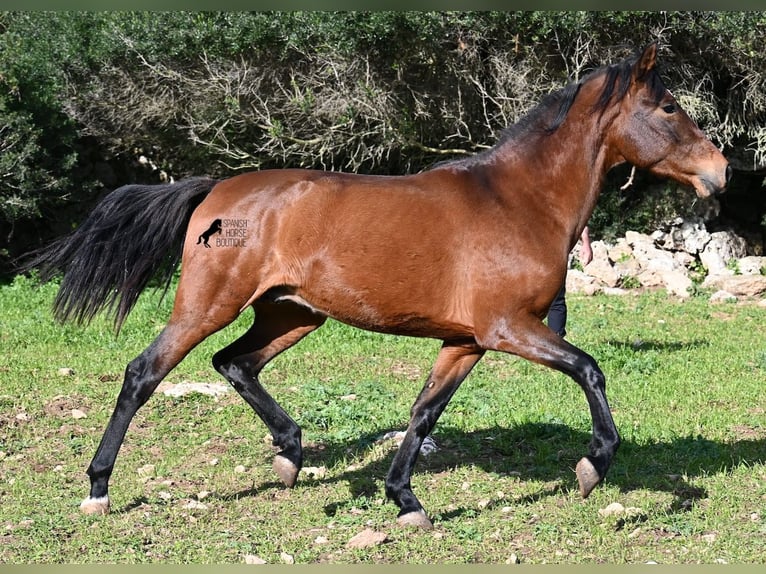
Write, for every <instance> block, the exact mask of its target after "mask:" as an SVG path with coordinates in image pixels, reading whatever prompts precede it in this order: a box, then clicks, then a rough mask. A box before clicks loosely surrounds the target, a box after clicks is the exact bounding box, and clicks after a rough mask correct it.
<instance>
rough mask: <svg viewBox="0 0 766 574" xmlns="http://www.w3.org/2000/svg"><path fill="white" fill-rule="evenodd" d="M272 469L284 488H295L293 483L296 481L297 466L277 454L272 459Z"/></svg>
mask: <svg viewBox="0 0 766 574" xmlns="http://www.w3.org/2000/svg"><path fill="white" fill-rule="evenodd" d="M272 467H273V468H274V472H276V473H277V476H278V477H279V479H280V480H281V481H282V482H284V483H285V486H287V487H288V488H292V487H293V486H295V481H296V480H298V471H299V470H300V469H299V468H298V467H297V466H295V465H294V464H293V463H292V462H290V461H289V460H288V459H286V458H285V457H283V456H282V455H280V454H278V455H277V456H275V457H274V464H273V465H272Z"/></svg>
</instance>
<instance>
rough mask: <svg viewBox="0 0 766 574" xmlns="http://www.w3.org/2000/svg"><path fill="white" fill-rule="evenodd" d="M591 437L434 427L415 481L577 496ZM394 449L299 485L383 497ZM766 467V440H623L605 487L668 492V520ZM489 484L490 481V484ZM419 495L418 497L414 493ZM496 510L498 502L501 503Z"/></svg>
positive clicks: (529, 498) (321, 462)
mask: <svg viewBox="0 0 766 574" xmlns="http://www.w3.org/2000/svg"><path fill="white" fill-rule="evenodd" d="M387 430H389V429H383V430H381V431H380V432H376V433H369V434H365V435H362V436H360V437H359V438H358V439H355V440H353V441H339V442H329V443H328V442H324V443H322V444H321V445H320V446H318V447H306V449H305V453H304V464H305V465H307V466H314V465H316V466H327V467H331V466H333V465H335V464H338V463H341V462H342V461H344V460H345V461H353V460H355V459H362V458H364V457H365V455H366V454H367V453H368V451H369V449H370V448H372V446H373V445H374V443H376V442H377V441H378V440H379V439H380V437H381V436H382V435H384V434H385V432H386V431H387ZM590 438H591V436H590V433H586V432H583V431H579V430H575V429H572V428H570V427H568V426H566V425H563V424H556V423H536V422H533V423H525V424H522V425H518V426H515V427H512V428H501V427H496V426H495V427H490V428H487V429H482V430H477V431H473V432H468V433H466V432H464V431H462V430H460V429H456V428H454V427H450V426H437V434H436V435H435V440H436V442H437V444H438V446H439V450H438V451H436V452H435V453H433V454H430V455H428V456H422V455H421V456H420V457H419V459H418V463H417V465H416V467H415V472H416V473H418V474H438V473H440V472H449V471H451V470H454V469H456V468H459V467H461V466H464V465H474V466H477V467H479V468H481V469H482V470H484V471H485V472H486V473H488V475H495V476H504V475H505V476H517V477H518V478H519V479H520V480H522V481H524V480H532V481H539V482H541V483H543V484H542V486H541V488H540V490H539V491H537V492H534V493H531V494H527V495H524V496H519V497H517V498H515V499H512V500H504V501H503V502H502V504H503V505H513V506H525V505H529V504H532V503H534V502H536V501H538V500H541V499H544V498H546V497H550V496H560V495H561V494H566V493H568V492H570V491H572V490H574V491H577V490H578V485H577V479H576V477H575V474H574V467H575V465H576V464H577V461H578V460H579V459H580V458H581V457H582V455H583V454H585V453H586V452H587V445H588V443H589V441H590ZM395 451H396V449H395V447H394V446H393V445H392V447H391V450H390V452H388V453H387V454H386V456H384V457H382V458H380V459H377V460H374V461H371V462H368V463H362V464H356V465H354V466H353V467H352V468H353V469H352V470H346V471H345V472H343V473H342V474H340V475H337V476H334V477H331V478H326V479H320V480H318V481H317V482H316V483H315V482H314V481H306V480H305V479H304V480H299V482H300V484H301V485H302V487H303V488H311V485H312V484H319V483H323V484H327V483H332V482H346V483H347V484H348V486H349V489H350V491H351V499H350V500H349V504H350V503H351V500H355V499H358V498H360V497H367V498H370V499H371V498H378V497H381V496H382V494H383V493H382V491H381V488H380V483H381V481H383V480H384V479H385V476H386V473H387V472H388V469H389V466H390V465H391V461H392V459H393V457H394V454H395ZM764 462H766V440H763V439H760V440H739V441H736V442H730V443H729V442H717V441H712V440H708V439H705V438H703V437H701V436H697V437H693V436H689V437H680V438H677V439H673V440H671V441H668V442H663V441H657V442H654V443H652V444H638V443H635V442H633V441H630V440H624V441H623V443H622V445H621V446H620V449H619V451H618V452H617V455H616V457H615V460H614V463H613V464H612V467H611V468H610V470H609V473H608V474H607V477H606V480H605V482H606V483H607V484H610V485H615V486H617V487H618V488H619V489H620V491H621V492H630V491H632V490H639V489H646V490H653V491H658V492H669V493H671V494H672V495H673V501H672V502H671V504H670V505H669V507H668V509H667V510H668V512H671V513H682V512H686V511H689V510H691V508H693V506H694V505H695V504H696V502H697V501H699V500H702V499H705V498H707V496H708V493H707V491H706V490H705V489H704V488H702V487H699V486H696V485H694V484H691V483H690V482H689V481H694V479H695V478H698V477H703V476H708V475H714V474H718V473H726V472H729V471H731V470H733V469H734V468H736V467H737V466H739V465H742V464H745V465H752V464H759V463H764ZM491 479H492V478H491V477H488V480H491ZM272 488H284V486H283V485H282V484H281V483H278V482H268V483H264V484H261V485H259V486H258V487H256V488H249V489H246V490H243V491H240V492H237V493H231V494H229V495H222V496H221V498H222V499H237V498H243V497H248V496H259V495H263V493H264V491H267V490H269V489H272ZM415 494H416V495H417V494H418V493H417V491H416V492H415ZM498 504H499V502H498ZM345 505H346V503H344V502H341V503H333V504H329V505H328V506H327V507H326V508H325V509H324V510H325V513H326V514H327V515H328V516H333V515H335V514H336V513H337V512H338V511H339V509H342V508H345ZM469 511H470V512H475V509H467V508H458V509H455V510H451V511H449V512H447V513H445V514H441V515H440V516H439V517H438V519H439V520H440V521H449V520H451V519H455V518H458V517H459V516H461V515H462V514H464V513H466V512H469Z"/></svg>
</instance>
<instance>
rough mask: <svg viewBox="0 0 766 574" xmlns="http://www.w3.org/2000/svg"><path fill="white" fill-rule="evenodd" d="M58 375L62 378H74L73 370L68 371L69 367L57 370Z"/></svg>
mask: <svg viewBox="0 0 766 574" xmlns="http://www.w3.org/2000/svg"><path fill="white" fill-rule="evenodd" d="M58 373H59V375H61V376H62V377H73V376H74V369H70V368H69V367H62V368H60V369H59V370H58Z"/></svg>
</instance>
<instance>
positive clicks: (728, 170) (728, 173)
mask: <svg viewBox="0 0 766 574" xmlns="http://www.w3.org/2000/svg"><path fill="white" fill-rule="evenodd" d="M732 175H734V170H733V169H732V167H731V164H728V165H727V166H726V183H727V184H728V183H729V182H730V181H731V176H732Z"/></svg>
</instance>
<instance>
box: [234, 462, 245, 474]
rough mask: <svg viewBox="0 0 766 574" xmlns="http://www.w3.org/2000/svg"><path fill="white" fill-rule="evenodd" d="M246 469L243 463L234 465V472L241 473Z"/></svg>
mask: <svg viewBox="0 0 766 574" xmlns="http://www.w3.org/2000/svg"><path fill="white" fill-rule="evenodd" d="M246 471H247V469H246V468H245V465H243V464H238V465H237V466H235V467H234V472H236V473H238V474H242V473H243V472H246Z"/></svg>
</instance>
